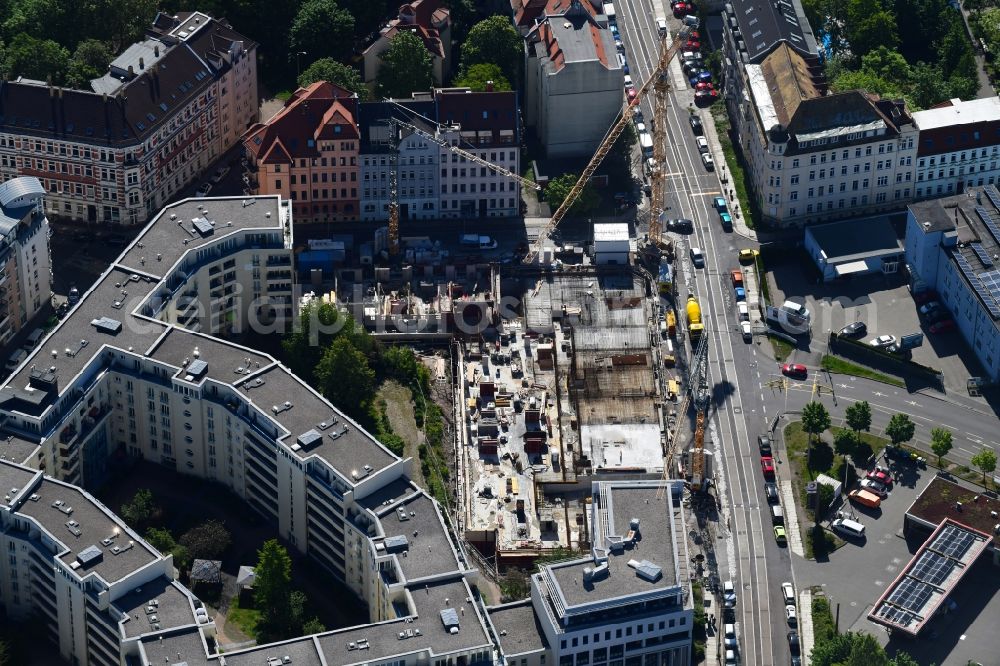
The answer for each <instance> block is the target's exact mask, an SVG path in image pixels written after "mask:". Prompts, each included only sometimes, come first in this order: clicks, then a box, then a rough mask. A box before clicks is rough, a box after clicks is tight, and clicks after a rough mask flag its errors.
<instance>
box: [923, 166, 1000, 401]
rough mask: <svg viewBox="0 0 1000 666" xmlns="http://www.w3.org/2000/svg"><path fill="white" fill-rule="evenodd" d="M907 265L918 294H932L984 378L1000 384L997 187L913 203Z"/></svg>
mask: <svg viewBox="0 0 1000 666" xmlns="http://www.w3.org/2000/svg"><path fill="white" fill-rule="evenodd" d="M905 247H906V263H907V266H908V267H909V270H910V280H911V283H912V286H913V288H914V289H915V290H923V289H934V290H935V291H937V293H938V300H939V301H940V302H941V304H942V305H944V307H945V308H947V309H948V311H949V312H950V313H951V316H952V318H953V319H954V320H955V324H956V326H957V328H958V330H959V332H961V334H962V337H963V338H965V341H966V342H967V343H968V345H969V348H970V349H971V350H972V352H973V353H974V354H975V355H976V358H977V359H978V360H979V362H980V363H981V364H982V366H983V368H984V370H985V372H986V379H987V381H990V382H997V381H1000V191H998V190H997V187H996V185H986V186H985V187H982V188H980V187H978V186H977V187H974V188H971V189H967V190H966V192H965V193H964V194H960V195H953V196H950V197H944V198H940V199H934V200H930V201H922V202H919V203H913V204H911V205H910V206H909V210H908V212H907V218H906V241H905Z"/></svg>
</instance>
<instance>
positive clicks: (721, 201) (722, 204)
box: [712, 197, 729, 213]
mask: <svg viewBox="0 0 1000 666" xmlns="http://www.w3.org/2000/svg"><path fill="white" fill-rule="evenodd" d="M712 205H713V206H715V210H717V211H719V212H720V213H723V212H725V211H727V210H729V207H728V206H727V205H726V198H725V197H715V198H714V199H712Z"/></svg>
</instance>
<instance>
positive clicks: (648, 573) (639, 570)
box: [628, 560, 663, 583]
mask: <svg viewBox="0 0 1000 666" xmlns="http://www.w3.org/2000/svg"><path fill="white" fill-rule="evenodd" d="M628 565H629V566H630V567H632V568H633V569H635V575H636V576H638V577H639V578H642V579H644V580H648V581H649V582H651V583H655V582H656V581H658V580H660V578H661V577H662V576H663V569H661V568H660V567H659V565H656V564H653V563H652V562H650V561H649V560H642V561H641V562H639V561H638V560H629V561H628Z"/></svg>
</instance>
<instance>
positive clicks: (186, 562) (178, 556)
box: [146, 527, 191, 569]
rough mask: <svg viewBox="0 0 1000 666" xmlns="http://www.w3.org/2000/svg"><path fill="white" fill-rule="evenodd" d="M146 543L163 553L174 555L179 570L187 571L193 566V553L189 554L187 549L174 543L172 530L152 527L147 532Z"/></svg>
mask: <svg viewBox="0 0 1000 666" xmlns="http://www.w3.org/2000/svg"><path fill="white" fill-rule="evenodd" d="M146 541H148V542H149V545H151V546H152V547H153V548H155V549H156V550H158V551H160V552H161V553H163V554H170V555H173V556H174V566H175V567H177V568H178V569H187V568H188V567H190V566H191V553H190V552H188V549H187V548H185V547H184V546H182V545H180V544H179V543H177V542H176V541H174V536H173V535H172V534H171V533H170V530H167V529H162V528H158V527H150V528H149V529H148V530H146Z"/></svg>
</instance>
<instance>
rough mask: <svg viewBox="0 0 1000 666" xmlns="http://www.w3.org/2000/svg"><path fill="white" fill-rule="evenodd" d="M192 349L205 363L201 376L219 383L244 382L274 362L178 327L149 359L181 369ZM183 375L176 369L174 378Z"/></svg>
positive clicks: (255, 353)
mask: <svg viewBox="0 0 1000 666" xmlns="http://www.w3.org/2000/svg"><path fill="white" fill-rule="evenodd" d="M195 348H197V350H198V356H197V358H200V359H201V360H203V361H205V362H206V363H208V372H207V373H206V374H205V376H206V377H208V378H210V379H214V380H216V381H218V382H221V383H223V384H236V383H242V382H245V381H247V380H248V378H249V376H250V375H251V374H253V373H255V372H258V371H260V370H261V369H262V368H267V367H269V366H271V365H273V364H274V362H275V361H274V359H273V358H271V357H270V356H268V355H266V354H262V353H260V352H257V351H254V350H252V349H247V348H246V347H241V346H239V345H236V344H234V343H231V342H226V341H224V340H219V339H218V338H213V337H211V336H208V335H202V334H199V333H191V332H190V331H186V330H184V329H181V328H172V329H171V330H170V332H169V333H167V335H166V336H164V338H163V340H162V341H161V342H160V343H159V344H158V345H157V346H156V349H154V350H153V351H152V353H151V354H150V356H152V357H154V358H155V359H156V360H158V361H163V362H164V363H169V364H170V365H172V366H175V367H177V368H181V366H182V365H183V364H184V362H185V361H187V362H188V363H190V362H191V361H193V360H195V358H196V356H195ZM184 373H185V370H184V369H181V370H178V371H177V376H178V377H182V378H183V376H184Z"/></svg>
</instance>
